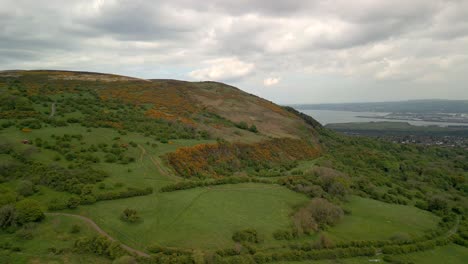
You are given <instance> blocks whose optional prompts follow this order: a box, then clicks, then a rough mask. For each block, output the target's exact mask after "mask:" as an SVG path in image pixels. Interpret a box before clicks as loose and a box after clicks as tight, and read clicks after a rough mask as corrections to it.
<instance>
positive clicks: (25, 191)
mask: <svg viewBox="0 0 468 264" xmlns="http://www.w3.org/2000/svg"><path fill="white" fill-rule="evenodd" d="M16 191H17V192H18V193H19V194H21V195H23V196H30V195H33V194H34V184H33V183H32V182H30V181H21V182H20V183H19V184H18V187H17V188H16Z"/></svg>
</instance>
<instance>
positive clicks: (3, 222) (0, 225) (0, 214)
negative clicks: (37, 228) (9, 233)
mask: <svg viewBox="0 0 468 264" xmlns="http://www.w3.org/2000/svg"><path fill="white" fill-rule="evenodd" d="M17 223H18V214H17V212H16V208H15V206H14V205H12V204H7V205H5V206H3V207H1V208H0V229H4V228H8V227H15V226H16V225H17Z"/></svg>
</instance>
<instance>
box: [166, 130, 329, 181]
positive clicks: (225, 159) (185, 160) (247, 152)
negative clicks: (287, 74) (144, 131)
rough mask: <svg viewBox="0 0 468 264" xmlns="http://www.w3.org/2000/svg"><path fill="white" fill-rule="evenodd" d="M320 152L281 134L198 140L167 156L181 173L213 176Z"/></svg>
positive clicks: (303, 157) (281, 162)
mask: <svg viewBox="0 0 468 264" xmlns="http://www.w3.org/2000/svg"><path fill="white" fill-rule="evenodd" d="M319 154H320V150H319V149H318V147H317V146H313V145H311V144H310V143H308V142H305V141H303V140H298V139H290V138H281V139H273V140H269V141H264V142H260V143H255V144H245V143H216V144H200V145H196V146H193V147H186V148H180V149H178V150H176V151H175V152H173V153H169V154H168V155H167V160H168V162H169V164H170V165H171V166H172V167H173V168H174V170H175V171H176V172H177V173H178V174H179V175H180V176H183V177H207V176H208V177H216V176H224V175H229V174H233V173H234V172H238V171H242V170H245V169H248V168H251V169H259V168H268V167H272V166H275V165H281V164H284V163H287V162H291V161H297V160H305V159H311V158H315V157H317V156H318V155H319Z"/></svg>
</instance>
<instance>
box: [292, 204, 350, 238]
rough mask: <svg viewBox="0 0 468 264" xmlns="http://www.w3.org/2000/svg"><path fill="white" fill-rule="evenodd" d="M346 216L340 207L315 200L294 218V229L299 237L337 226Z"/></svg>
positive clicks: (301, 209)
mask: <svg viewBox="0 0 468 264" xmlns="http://www.w3.org/2000/svg"><path fill="white" fill-rule="evenodd" d="M343 216H344V212H343V210H342V209H341V207H339V206H338V205H335V204H333V203H330V202H329V201H327V200H325V199H323V198H313V199H312V200H311V201H310V202H309V203H308V204H307V205H306V206H304V207H302V208H300V209H299V210H298V211H297V212H296V213H295V214H294V216H293V223H294V228H295V230H296V231H297V233H298V234H299V235H301V234H303V233H305V234H309V233H311V232H315V231H318V230H319V229H322V230H323V229H326V228H327V227H328V226H333V225H335V224H337V223H338V222H339V221H340V220H341V219H342V218H343Z"/></svg>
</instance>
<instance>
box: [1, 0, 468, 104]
mask: <svg viewBox="0 0 468 264" xmlns="http://www.w3.org/2000/svg"><path fill="white" fill-rule="evenodd" d="M7 69H67V70H84V71H98V72H107V73H117V74H123V75H130V76H135V77H141V78H173V79H183V80H216V81H221V82H226V83H229V84H232V85H234V86H237V87H239V88H241V89H243V90H246V91H248V92H251V93H254V94H257V95H260V96H262V97H265V98H268V99H270V100H273V101H275V102H277V103H321V102H356V101H357V102H360V101H386V100H406V99H424V98H445V99H468V0H453V1H452V0H441V1H437V0H401V1H400V0H392V1H388V0H382V1H377V0H353V1H350V0H336V1H333V0H323V1H320V0H317V1H312V0H303V1H301V0H284V1H275V0H258V1H248V0H147V1H144V0H128V1H125V0H83V1H75V0H67V1H64V0H47V1H45V0H44V1H40V0H34V1H33V0H29V1H28V0H11V1H10V0H0V70H7Z"/></svg>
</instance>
